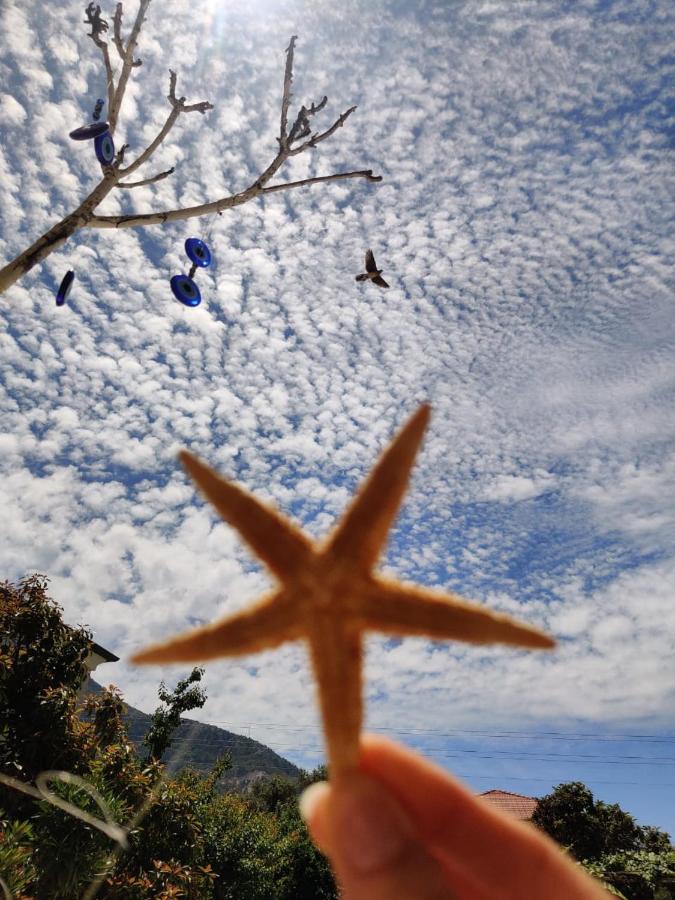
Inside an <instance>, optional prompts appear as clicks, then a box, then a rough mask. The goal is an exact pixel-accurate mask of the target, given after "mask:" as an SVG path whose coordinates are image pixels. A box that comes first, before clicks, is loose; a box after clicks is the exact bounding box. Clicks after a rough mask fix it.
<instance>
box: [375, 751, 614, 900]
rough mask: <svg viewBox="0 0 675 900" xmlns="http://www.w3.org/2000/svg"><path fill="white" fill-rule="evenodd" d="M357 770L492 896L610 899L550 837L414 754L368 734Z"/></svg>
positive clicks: (437, 852)
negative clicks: (376, 783)
mask: <svg viewBox="0 0 675 900" xmlns="http://www.w3.org/2000/svg"><path fill="white" fill-rule="evenodd" d="M359 768H360V769H361V771H362V772H365V773H366V774H367V775H370V776H371V778H375V779H377V780H378V781H380V782H381V783H382V784H384V785H385V786H386V787H387V788H388V789H389V790H390V791H391V793H392V794H394V796H395V797H396V798H397V799H398V801H399V802H400V803H401V805H402V806H403V808H404V809H405V810H406V811H407V812H408V814H409V815H410V817H411V819H412V820H413V822H414V823H415V826H416V828H417V829H418V833H419V836H420V838H421V840H422V841H424V842H425V843H426V844H427V845H428V846H430V847H432V848H433V849H434V853H435V855H437V856H438V857H439V858H440V859H445V860H446V861H447V863H448V864H450V865H452V866H458V867H461V868H463V869H465V870H467V871H469V872H470V873H471V874H472V876H473V877H475V878H477V879H478V880H479V881H480V882H481V884H482V885H483V886H484V887H485V888H486V889H487V890H488V891H492V892H493V894H492V895H493V896H499V897H504V898H513V900H522V898H523V897H531V898H538V897H541V898H546V900H569V898H571V897H574V898H579V900H607V894H606V893H605V891H604V890H603V889H602V888H601V887H600V886H599V885H597V884H596V882H595V881H594V880H593V879H592V878H591V877H590V876H588V875H586V874H585V873H584V872H582V871H581V870H580V869H579V868H578V867H577V866H576V865H575V864H574V863H573V862H572V861H571V860H570V859H569V858H567V857H566V856H565V855H564V853H563V852H562V850H561V849H560V848H559V847H558V846H557V844H555V843H554V842H553V841H552V840H550V839H549V838H548V837H546V836H545V835H544V834H542V833H540V832H538V831H536V830H535V829H534V827H533V826H531V825H527V824H525V823H523V822H519V821H517V820H515V819H510V818H508V817H507V816H505V815H504V814H503V813H501V812H499V811H498V810H495V809H492V808H491V807H489V806H488V805H487V803H485V802H484V801H482V800H480V799H479V798H477V797H475V796H474V795H473V794H472V793H471V792H470V791H469V790H468V789H467V788H466V787H464V786H463V785H462V784H460V783H459V782H458V781H457V780H456V779H454V778H453V777H452V776H451V775H450V774H449V773H448V772H446V771H445V770H443V769H441V768H439V767H438V766H435V765H433V764H432V763H430V762H428V761H427V760H424V759H422V758H421V757H419V756H417V754H415V753H413V752H412V751H410V750H407V749H405V748H403V747H400V746H399V745H397V744H395V743H393V742H392V741H388V740H386V739H385V738H381V737H376V736H374V735H366V736H365V737H364V738H363V739H362V742H361V754H360V761H359Z"/></svg>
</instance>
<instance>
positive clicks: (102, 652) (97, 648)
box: [91, 641, 119, 662]
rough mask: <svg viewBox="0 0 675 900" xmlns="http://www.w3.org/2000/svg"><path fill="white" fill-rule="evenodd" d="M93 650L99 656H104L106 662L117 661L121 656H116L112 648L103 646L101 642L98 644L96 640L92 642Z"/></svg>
mask: <svg viewBox="0 0 675 900" xmlns="http://www.w3.org/2000/svg"><path fill="white" fill-rule="evenodd" d="M91 652H92V653H95V654H96V655H97V656H100V657H102V658H103V660H104V662H117V660H118V659H119V656H115V654H114V653H111V652H110V650H106V649H105V647H101V645H100V644H97V643H96V641H92V642H91Z"/></svg>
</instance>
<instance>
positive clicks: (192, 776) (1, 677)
mask: <svg viewBox="0 0 675 900" xmlns="http://www.w3.org/2000/svg"><path fill="white" fill-rule="evenodd" d="M46 586H47V581H46V579H44V578H41V577H40V576H33V577H32V578H29V579H26V580H24V581H23V582H21V583H20V584H19V585H17V586H12V585H9V584H4V585H2V586H0V626H1V629H0V704H4V706H2V705H0V708H2V709H3V713H2V715H3V718H2V720H0V764H1V768H2V770H3V771H4V772H6V773H7V774H10V775H12V776H14V777H17V778H19V779H21V780H23V781H26V782H29V781H32V780H33V779H34V777H35V775H37V774H38V773H39V772H40V771H43V770H45V769H53V768H64V769H67V770H69V771H71V772H75V773H77V774H79V775H80V776H81V777H83V778H84V779H85V780H86V781H87V782H88V783H89V784H90V785H91V786H92V787H94V788H95V789H96V790H97V791H98V792H99V794H100V796H101V797H102V799H103V800H104V801H105V803H106V805H107V807H108V809H109V810H110V812H111V814H112V816H113V818H114V819H115V821H116V822H118V823H119V824H121V825H125V826H126V827H128V829H129V830H128V849H126V850H124V851H123V852H118V848H116V846H114V845H112V844H111V841H110V839H109V838H108V837H107V836H106V835H105V834H103V833H102V832H100V831H99V830H98V829H96V828H94V827H93V826H92V825H90V824H87V823H85V822H83V821H81V820H79V819H77V818H74V817H73V816H72V815H70V814H69V813H67V812H65V811H64V810H62V809H59V808H57V807H55V806H53V805H51V804H50V803H49V802H47V801H36V800H35V799H33V798H32V797H31V798H27V797H25V796H24V795H22V794H18V793H16V792H14V791H12V790H10V789H8V788H1V790H2V793H1V794H0V877H2V878H3V879H4V881H5V883H6V884H7V888H8V890H10V891H11V892H12V896H13V897H15V898H16V900H19V898H26V900H28V898H35V897H39V898H40V900H42V898H45V900H53V898H55V900H59V898H64V900H65V898H72V897H78V896H82V895H83V894H84V893H85V891H86V888H87V886H88V885H89V884H90V883H91V881H92V880H93V879H94V877H95V876H96V875H98V874H100V875H101V877H102V883H101V886H100V888H99V890H98V892H97V895H96V896H97V897H101V898H110V900H112V898H115V900H116V898H128V900H141V898H143V900H145V898H150V897H153V898H156V897H159V898H174V897H183V898H188V900H192V898H193V900H234V898H236V900H269V898H271V897H274V898H275V900H310V898H311V900H334V898H336V897H337V891H336V888H335V884H334V882H333V878H332V874H331V871H330V868H329V866H328V864H327V862H326V860H325V859H324V857H323V856H322V855H321V854H320V853H319V852H318V851H317V850H316V849H315V847H314V846H313V844H312V843H311V841H310V840H309V835H308V834H307V830H306V828H305V826H304V823H303V822H302V820H301V819H300V815H299V812H298V805H297V797H298V794H299V792H300V790H301V789H302V788H303V787H305V786H306V785H308V784H310V783H312V782H313V781H317V780H320V779H322V778H325V776H326V771H325V767H321V768H319V769H317V770H315V771H314V772H312V773H306V772H303V773H301V778H300V779H299V781H297V782H296V781H291V780H290V779H288V778H284V777H279V776H276V777H271V778H266V779H261V780H260V781H259V782H258V783H257V784H256V786H255V787H254V789H253V791H252V792H251V794H250V795H249V796H233V795H222V794H220V793H219V792H218V785H219V782H220V781H221V779H222V777H223V775H224V773H225V772H227V771H228V770H229V769H230V767H231V765H232V761H231V758H230V756H229V754H227V753H223V754H221V756H220V757H218V758H217V759H216V761H215V763H214V764H213V765H212V767H211V769H210V771H208V772H206V773H203V772H197V771H194V770H191V769H184V770H183V771H181V772H178V773H177V774H175V775H173V776H171V777H169V775H168V774H167V770H166V769H165V767H164V765H163V764H162V763H161V762H160V761H159V759H160V757H161V755H162V754H163V753H164V752H165V750H166V749H167V747H168V746H169V744H170V741H171V737H172V735H173V733H174V729H175V728H176V727H177V726H178V724H179V721H180V715H181V713H183V712H185V711H187V710H188V709H192V708H194V707H196V706H202V705H203V703H204V701H205V699H206V697H205V694H204V692H203V690H202V688H201V687H200V686H199V682H200V681H201V678H202V674H203V672H202V670H201V669H194V670H193V672H192V673H191V674H190V675H189V676H188V677H187V678H186V679H184V680H182V681H180V682H179V683H178V684H177V686H176V688H175V689H174V690H173V691H169V690H168V689H167V688H166V687H165V686H164V685H163V684H162V685H161V686H160V689H159V698H160V700H161V702H162V704H163V705H162V706H160V707H159V708H158V709H157V711H156V712H155V715H154V716H153V717H152V723H151V728H150V729H149V732H148V735H147V739H146V741H145V743H146V746H147V747H148V749H149V755H148V757H147V758H145V759H143V758H141V757H140V756H139V754H138V752H137V751H136V749H135V746H134V743H133V742H132V741H131V740H130V738H129V735H128V733H127V728H126V725H125V719H124V715H125V709H126V707H125V704H124V702H123V700H122V697H121V695H120V693H119V691H117V689H116V688H114V687H110V688H107V689H102V690H101V691H100V692H99V693H97V694H92V695H89V696H88V697H87V699H86V700H85V701H84V704H83V706H82V707H80V699H79V696H78V690H79V688H80V685H81V683H82V681H83V679H84V677H85V674H86V667H85V665H84V660H85V659H86V657H87V655H88V653H89V648H90V645H91V639H90V636H89V634H88V632H87V631H86V630H84V629H71V628H68V627H67V626H66V625H65V624H64V623H63V621H62V618H61V609H60V607H59V606H58V605H57V604H56V603H54V601H53V600H51V599H50V598H49V597H48V596H47V593H46ZM20 711H21V715H20V714H19V712H20ZM24 717H25V718H24ZM22 719H23V721H22ZM251 743H253V742H251ZM51 788H52V789H53V790H54V791H55V792H56V793H57V794H58V795H59V796H60V797H62V798H63V799H64V800H67V801H69V802H70V803H72V804H73V805H75V806H79V807H80V808H81V809H83V810H86V811H87V812H89V813H91V814H92V815H93V816H96V817H97V818H98V817H100V810H99V808H98V806H97V804H96V803H95V801H94V799H93V798H92V797H91V796H90V795H89V794H88V793H87V792H86V791H83V790H82V789H81V788H80V787H78V786H77V785H73V784H61V783H54V784H52V785H51ZM19 813H21V814H19ZM28 819H30V823H28V821H27V820H28Z"/></svg>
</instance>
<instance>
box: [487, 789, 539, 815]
mask: <svg viewBox="0 0 675 900" xmlns="http://www.w3.org/2000/svg"><path fill="white" fill-rule="evenodd" d="M478 796H479V797H482V798H483V799H484V800H487V802H488V803H489V804H490V805H491V806H494V807H495V808H496V809H500V810H501V811H502V812H505V813H506V814H507V815H509V816H513V818H514V819H531V818H532V815H533V813H534V811H535V809H536V808H537V804H538V802H539V801H538V800H537V798H536V797H524V796H523V795H522V794H511V793H510V792H509V791H499V790H492V791H485V792H484V793H482V794H479V795H478Z"/></svg>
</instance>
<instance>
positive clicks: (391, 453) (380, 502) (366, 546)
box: [325, 403, 430, 569]
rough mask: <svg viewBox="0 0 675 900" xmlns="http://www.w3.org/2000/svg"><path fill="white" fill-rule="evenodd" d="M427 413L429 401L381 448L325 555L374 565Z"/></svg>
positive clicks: (393, 513)
mask: <svg viewBox="0 0 675 900" xmlns="http://www.w3.org/2000/svg"><path fill="white" fill-rule="evenodd" d="M429 415H430V409H429V406H428V404H426V403H425V404H423V405H422V406H420V408H419V409H418V410H417V412H416V413H415V414H414V415H413V416H412V417H411V418H410V419H409V420H408V422H407V424H406V425H405V427H404V428H403V429H402V430H401V431H400V432H399V434H398V435H397V436H396V438H395V439H394V440H393V441H392V442H391V444H390V445H389V447H387V449H386V450H385V451H384V453H383V454H382V456H381V457H380V459H379V461H378V462H377V464H376V466H375V468H374V469H373V471H372V472H371V473H370V475H369V476H368V478H367V479H366V481H365V482H364V484H363V485H362V487H361V489H360V491H359V493H358V494H357V495H356V498H355V499H354V502H353V503H352V505H351V506H350V508H349V509H348V510H347V513H346V514H345V516H344V518H343V519H342V521H341V522H340V524H339V525H338V527H337V529H336V530H335V532H334V533H333V535H332V537H331V538H329V541H328V544H327V547H326V551H325V552H326V553H327V554H329V555H331V556H332V557H333V558H336V559H341V560H344V561H345V562H346V563H349V564H350V565H351V564H353V565H354V566H355V567H356V568H362V569H363V568H365V569H370V568H371V567H372V566H373V565H374V564H375V562H376V560H377V558H378V556H379V555H380V552H381V551H382V548H383V546H384V544H385V542H386V540H387V534H388V532H389V529H390V527H391V524H392V522H393V521H394V518H395V517H396V513H397V512H398V508H399V506H400V504H401V500H402V499H403V494H404V493H405V490H406V487H407V485H408V478H409V476H410V470H411V469H412V466H413V463H414V461H415V456H416V455H417V450H418V449H419V446H420V443H421V442H422V435H423V434H424V430H425V428H426V426H427V423H428V421H429Z"/></svg>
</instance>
